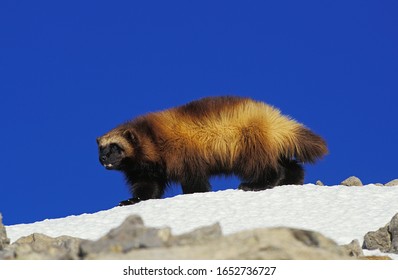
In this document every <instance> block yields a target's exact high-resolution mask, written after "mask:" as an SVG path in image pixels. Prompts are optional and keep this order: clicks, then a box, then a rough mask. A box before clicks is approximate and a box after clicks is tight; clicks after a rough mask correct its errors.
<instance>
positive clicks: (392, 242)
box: [362, 213, 398, 254]
mask: <svg viewBox="0 0 398 280" xmlns="http://www.w3.org/2000/svg"><path fill="white" fill-rule="evenodd" d="M362 248H364V249H368V250H376V249H379V250H380V251H381V252H384V253H396V254H397V253H398V213H397V214H395V215H394V217H393V218H392V219H391V221H390V222H389V223H388V224H387V225H386V226H385V227H382V228H380V229H378V230H377V231H370V232H368V233H367V234H366V235H365V237H364V242H363V245H362Z"/></svg>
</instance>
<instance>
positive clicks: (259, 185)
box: [238, 169, 281, 191]
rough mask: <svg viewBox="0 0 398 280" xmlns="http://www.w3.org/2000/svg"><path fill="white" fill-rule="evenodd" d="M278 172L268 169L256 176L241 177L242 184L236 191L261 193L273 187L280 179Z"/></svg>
mask: <svg viewBox="0 0 398 280" xmlns="http://www.w3.org/2000/svg"><path fill="white" fill-rule="evenodd" d="M280 176H281V175H280V171H279V170H274V169H269V170H267V171H265V172H263V173H260V174H259V175H256V176H250V177H248V176H243V177H242V176H241V177H242V179H243V182H242V183H241V184H240V185H239V187H238V189H240V190H244V191H262V190H266V189H271V188H273V187H275V186H276V185H277V183H278V181H279V179H280Z"/></svg>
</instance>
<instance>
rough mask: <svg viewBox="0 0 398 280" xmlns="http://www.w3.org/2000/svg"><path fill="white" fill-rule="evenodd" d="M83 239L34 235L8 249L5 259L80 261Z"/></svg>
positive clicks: (18, 241) (22, 238) (19, 240)
mask: <svg viewBox="0 0 398 280" xmlns="http://www.w3.org/2000/svg"><path fill="white" fill-rule="evenodd" d="M81 241H82V239H79V238H74V237H70V236H60V237H56V238H53V237H50V236H47V235H44V234H41V233H34V234H31V235H29V236H26V237H21V238H19V239H18V240H17V241H15V242H14V243H13V244H12V245H10V246H9V247H8V248H7V252H6V254H5V256H3V258H6V259H10V258H12V259H23V260H65V259H78V252H79V245H80V242H81Z"/></svg>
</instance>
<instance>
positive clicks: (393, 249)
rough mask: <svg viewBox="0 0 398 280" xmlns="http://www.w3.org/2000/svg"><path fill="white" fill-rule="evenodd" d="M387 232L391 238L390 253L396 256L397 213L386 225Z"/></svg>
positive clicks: (397, 236)
mask: <svg viewBox="0 0 398 280" xmlns="http://www.w3.org/2000/svg"><path fill="white" fill-rule="evenodd" d="M388 232H389V233H390V236H391V248H390V253H395V254H398V213H397V214H395V215H394V217H393V218H392V219H391V221H390V223H389V225H388Z"/></svg>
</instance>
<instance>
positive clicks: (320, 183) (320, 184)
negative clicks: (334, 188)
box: [315, 180, 324, 186]
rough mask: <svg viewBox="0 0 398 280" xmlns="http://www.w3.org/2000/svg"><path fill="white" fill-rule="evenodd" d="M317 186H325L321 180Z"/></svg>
mask: <svg viewBox="0 0 398 280" xmlns="http://www.w3.org/2000/svg"><path fill="white" fill-rule="evenodd" d="M315 185H317V186H324V184H323V183H322V181H321V180H318V181H316V183H315Z"/></svg>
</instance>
